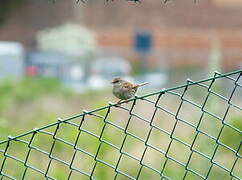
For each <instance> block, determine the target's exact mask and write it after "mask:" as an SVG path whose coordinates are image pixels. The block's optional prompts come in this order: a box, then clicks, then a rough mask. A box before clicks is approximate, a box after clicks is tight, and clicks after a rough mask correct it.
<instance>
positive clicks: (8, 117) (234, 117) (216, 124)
mask: <svg viewBox="0 0 242 180" xmlns="http://www.w3.org/2000/svg"><path fill="white" fill-rule="evenodd" d="M188 92H190V94H191V96H190V97H185V98H188V99H193V100H195V101H197V103H198V104H199V102H201V99H202V100H204V99H203V98H204V95H203V94H202V93H201V92H200V91H199V90H198V89H196V88H194V89H189V91H188ZM197 96H199V98H198V97H197ZM167 97H168V98H167V99H165V100H166V102H165V105H166V106H165V105H164V104H163V106H165V107H167V108H169V109H170V110H171V111H173V110H176V109H177V106H178V104H177V103H174V101H176V100H177V99H175V97H169V96H167ZM112 98H113V97H112V96H111V95H110V92H107V91H99V92H97V91H91V92H87V93H85V94H76V93H74V92H71V91H70V90H68V89H65V88H63V87H62V86H61V84H60V83H59V82H58V81H56V80H55V79H43V78H37V79H28V78H27V79H23V80H22V81H20V82H14V81H5V82H1V83H0V99H1V101H0V141H2V140H4V139H6V138H7V136H8V135H12V136H14V135H18V134H20V133H23V132H26V131H28V130H31V129H33V128H35V127H42V126H43V125H46V124H49V123H52V122H55V121H56V120H57V117H69V116H71V115H74V114H78V113H81V112H82V109H87V110H91V109H95V108H99V107H102V106H104V105H107V103H108V102H109V101H110V100H111V101H113V99H112ZM115 100H116V99H115ZM162 100H163V99H162ZM212 101H213V99H212ZM137 103H139V104H138V105H137V106H136V108H135V109H134V113H137V114H140V115H145V117H149V116H147V113H152V112H153V110H154V109H152V108H151V107H150V104H149V103H144V102H143V101H141V100H139V101H137ZM163 103H164V102H163ZM214 104H218V102H217V101H215V100H214V102H211V103H210V104H209V106H208V107H206V110H209V111H213V110H214V108H213V106H214ZM160 105H162V103H161V104H160ZM125 106H127V107H130V104H126V105H125ZM137 107H139V109H137ZM218 109H219V108H216V113H220V112H217V111H219V110H218ZM144 111H145V114H143V113H144ZM182 111H183V113H180V114H179V117H181V118H185V119H186V120H188V119H189V120H190V119H191V121H192V118H195V117H199V115H198V114H196V113H199V111H198V110H196V109H192V108H191V107H190V106H188V105H187V107H186V106H184V107H183V109H182ZM97 114H98V115H101V116H103V117H104V116H105V115H106V110H102V111H99V112H97ZM190 114H193V116H190ZM228 116H229V120H228V123H229V124H231V125H233V126H234V127H236V128H237V129H239V130H241V129H242V124H241V118H240V117H241V116H240V112H237V113H229V115H228ZM128 117H129V113H128V112H125V111H122V110H117V109H115V108H113V109H111V112H110V114H109V115H108V117H107V119H106V121H109V122H112V123H115V124H118V125H119V126H120V127H122V128H125V125H126V123H127V119H128ZM80 121H81V118H77V119H74V120H72V121H71V122H73V123H76V124H78V123H80ZM174 122H175V119H174V118H173V117H172V116H170V115H169V114H167V113H164V112H163V113H161V112H157V116H156V119H155V123H154V124H155V125H156V126H159V127H160V128H163V129H166V130H167V131H169V132H170V131H171V128H172V127H173V125H174ZM192 122H193V121H192ZM204 122H205V123H204ZM193 123H197V121H194V122H193ZM104 125H105V123H104V120H103V119H102V118H99V117H94V116H90V115H87V116H86V118H85V121H84V122H83V125H82V128H83V129H84V130H86V131H88V132H91V133H93V134H95V135H97V136H100V135H101V131H102V128H103V126H104ZM221 125H222V123H221V122H220V121H216V120H215V119H212V118H211V117H210V116H205V117H204V119H203V123H202V124H201V125H200V127H199V129H200V130H203V131H205V132H206V133H208V134H210V135H212V136H215V135H216V132H217V130H219V129H220V128H221ZM56 127H57V126H53V127H50V128H47V129H45V131H47V132H49V133H54V132H55V129H56ZM149 128H150V126H149V124H148V125H147V124H146V123H144V122H142V121H141V120H139V119H135V118H134V119H133V118H131V123H130V125H129V127H128V129H127V131H128V132H129V133H131V132H132V133H134V134H135V135H137V136H139V137H141V138H144V137H145V136H146V134H147V133H148V131H149ZM78 133H79V131H78V129H77V127H75V126H72V125H70V124H67V123H63V124H61V125H60V126H59V130H58V132H57V134H56V137H58V138H61V139H63V140H65V141H67V142H69V143H71V144H74V143H75V140H76V138H77V136H78ZM194 133H195V130H194V129H192V128H191V127H189V126H185V125H184V124H182V123H181V122H179V123H178V125H177V128H176V129H175V133H174V137H176V138H179V139H182V140H184V141H186V142H188V143H191V142H192V140H193V138H194ZM124 136H125V134H124V133H123V131H122V130H120V129H118V128H117V127H114V126H111V125H110V124H106V126H105V130H104V132H103V134H102V140H103V141H108V142H110V143H112V144H113V145H115V146H117V147H119V148H121V144H122V142H123V139H124ZM151 136H152V137H151V138H150V140H149V141H148V144H150V145H152V146H155V147H156V148H160V149H162V150H164V151H165V150H166V148H167V146H168V143H169V142H170V137H169V136H168V135H166V134H164V133H161V132H160V131H158V130H156V131H155V130H154V131H152V134H151ZM215 137H216V136H215ZM30 138H31V136H26V137H24V138H22V140H26V141H29V140H30ZM240 141H241V135H240V134H238V133H236V132H235V131H231V129H229V128H224V131H223V133H222V134H221V137H220V142H222V143H224V144H225V145H227V146H229V147H231V148H233V149H235V148H236V147H237V146H238V143H240ZM53 142H54V139H53V137H52V136H50V135H47V134H44V133H40V132H39V133H37V134H36V136H35V138H34V141H33V142H32V146H35V147H37V148H40V149H42V150H43V151H45V152H50V148H51V146H52V144H53ZM175 142H176V141H175ZM215 145H216V143H215V141H212V140H211V139H209V138H208V137H207V136H204V135H202V134H199V136H198V139H197V141H196V143H195V144H194V149H196V150H198V151H200V152H202V153H204V154H206V155H207V156H211V155H212V153H213V149H214V147H215ZM99 146H100V149H99V153H98V156H97V157H96V158H97V159H98V160H102V161H105V162H107V163H109V164H110V165H113V166H115V165H116V164H117V162H118V159H119V157H120V152H119V150H117V149H115V148H114V147H112V146H110V145H108V144H105V143H100V141H99V139H98V138H96V137H95V136H93V135H91V134H88V133H86V132H84V131H82V133H81V134H80V137H79V141H78V143H77V147H78V148H80V149H82V150H85V151H87V152H89V153H91V154H92V156H95V155H96V153H97V149H98V147H99ZM144 147H145V146H144V143H142V142H139V141H138V140H136V139H135V138H132V137H131V136H128V137H127V139H126V143H125V145H124V147H123V149H122V152H124V153H129V154H131V155H132V156H135V157H137V158H139V159H140V158H141V155H142V153H143V151H144ZM4 148H5V145H0V150H3V149H4ZM28 149H29V148H28V147H27V145H25V144H23V143H20V142H11V146H10V149H9V150H8V153H9V154H10V155H13V156H15V157H17V158H19V159H21V160H23V161H24V160H25V159H24V158H25V157H26V153H27V152H28ZM73 153H74V152H73V147H72V146H70V145H68V144H65V143H63V142H60V141H56V142H55V145H54V146H53V151H52V156H54V157H57V158H59V159H62V160H64V161H65V162H68V163H70V162H71V159H72V157H73ZM168 155H169V156H171V157H172V158H175V159H178V160H179V161H181V162H183V163H186V162H187V158H188V156H189V149H187V147H185V146H184V145H182V144H181V143H178V142H176V143H173V144H172V145H171V148H170V151H169V154H168ZM220 159H224V160H225V161H226V162H227V163H225V162H224V161H220ZM2 160H3V156H2V153H1V152H0V166H1V162H2ZM216 160H218V163H220V164H222V165H223V166H225V167H226V168H228V169H229V168H231V163H232V162H233V160H234V154H233V153H231V152H229V151H228V150H226V149H224V148H219V149H218V155H217V156H216V157H215V161H216ZM95 162H96V161H95V160H94V158H93V157H91V156H89V155H87V154H85V153H83V152H80V151H78V153H77V154H76V155H75V160H74V162H73V164H72V167H74V168H78V169H80V170H82V171H83V172H86V173H88V174H90V173H91V172H92V169H93V167H94V164H95ZM164 162H165V157H164V155H163V154H162V153H159V152H158V151H155V150H153V149H151V148H148V150H147V151H146V154H145V156H144V159H143V163H144V164H146V165H148V166H152V167H153V168H155V169H157V170H158V171H161V170H162V167H163V164H164ZM28 163H29V165H31V166H34V167H36V168H38V169H41V170H42V171H46V168H47V165H48V163H49V157H48V155H45V154H44V153H40V152H38V151H35V150H31V153H30V157H29V160H28ZM209 166H210V162H208V161H207V160H206V159H205V158H203V157H202V156H200V155H196V154H194V155H193V156H192V158H191V161H190V163H189V165H188V167H189V168H191V169H193V170H195V171H197V172H199V173H201V174H203V175H206V172H207V169H208V168H209ZM50 167H51V169H50V171H49V172H48V175H50V176H53V177H55V178H57V179H60V180H62V179H63V180H64V179H67V176H68V174H69V172H70V169H69V166H65V165H64V164H62V163H60V162H58V161H55V160H53V161H52V162H51V166H50ZM140 167H141V166H140V162H138V161H135V160H133V159H132V158H129V157H128V156H126V155H123V156H122V158H121V160H120V164H119V166H118V170H119V171H122V172H125V173H126V174H128V175H131V176H133V177H136V176H137V174H138V171H139V169H140ZM13 169H17V170H13ZM24 169H25V168H24V166H22V165H21V163H18V162H16V161H14V160H11V159H9V158H8V159H7V164H6V165H5V166H4V169H3V171H4V172H6V173H9V174H11V175H12V176H14V177H16V178H18V179H21V177H22V175H23V171H24ZM235 172H236V173H237V174H236V175H237V176H242V174H241V172H239V167H237V166H236V167H235ZM184 173H185V169H184V167H182V166H181V165H178V164H177V163H174V161H171V160H168V162H167V165H166V167H165V169H164V172H163V174H164V175H166V176H168V177H170V178H174V179H182V177H183V176H184ZM26 175H27V177H30V178H31V177H35V178H37V179H41V178H44V176H42V175H40V174H39V173H36V172H34V171H32V170H30V169H28V170H27V174H26ZM93 175H94V177H95V178H96V179H100V180H102V179H113V177H114V176H115V175H116V173H115V171H114V169H112V168H110V167H108V166H106V165H104V164H102V163H100V162H99V163H97V164H96V168H95V171H94V172H93ZM71 177H72V179H88V178H87V177H86V176H84V175H80V174H79V173H75V172H73V174H72V176H71ZM159 177H160V176H159V174H158V173H155V172H154V171H152V170H150V169H148V168H145V167H143V168H142V170H141V173H140V179H148V178H150V179H159ZM216 177H219V178H220V179H227V178H228V174H226V173H224V171H222V170H221V169H219V168H216V167H215V168H213V169H212V170H211V176H210V178H211V179H216ZM117 179H127V178H126V177H125V176H122V175H120V174H119V175H118V178H117ZM187 179H191V180H192V179H199V178H198V176H196V175H194V174H192V173H191V172H189V173H188V174H187Z"/></svg>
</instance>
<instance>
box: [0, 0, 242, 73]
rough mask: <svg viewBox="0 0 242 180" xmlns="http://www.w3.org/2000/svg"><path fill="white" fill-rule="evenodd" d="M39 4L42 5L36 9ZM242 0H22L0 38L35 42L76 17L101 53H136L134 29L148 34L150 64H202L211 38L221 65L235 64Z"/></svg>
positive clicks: (240, 53)
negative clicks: (165, 0) (135, 0)
mask: <svg viewBox="0 0 242 180" xmlns="http://www.w3.org/2000/svg"><path fill="white" fill-rule="evenodd" d="M40 9H44V12H43V11H40ZM241 17H242V3H241V1H240V0H230V1H226V0H197V4H194V3H193V0H180V1H175V0H170V1H168V3H167V4H162V3H161V1H160V0H153V1H145V0H143V1H142V3H141V4H139V3H138V4H132V2H128V1H124V0H117V1H114V2H110V3H108V4H107V3H105V1H104V0H100V1H96V0H88V2H87V3H86V4H82V3H79V4H75V2H74V1H73V2H72V1H71V2H70V1H64V0H57V1H56V3H54V4H53V3H52V1H39V0H35V1H33V0H27V2H26V4H25V5H23V6H21V7H19V8H17V9H15V11H13V12H11V13H9V15H8V18H7V19H6V21H5V23H4V24H2V25H1V26H0V40H15V41H20V42H22V43H23V44H24V45H25V46H26V47H27V48H30V49H31V48H34V47H35V46H36V33H37V32H38V31H40V30H42V29H45V28H47V27H53V26H56V25H59V24H63V23H65V22H67V21H72V22H78V23H79V22H81V23H84V24H86V25H87V26H88V27H90V28H91V29H93V30H94V31H95V32H96V33H97V40H98V44H99V45H100V46H101V47H102V49H103V51H104V52H108V53H110V52H113V54H122V55H123V56H125V57H127V58H128V59H131V60H137V59H138V58H139V57H138V56H137V54H136V53H135V52H134V51H133V38H134V35H135V32H137V31H139V30H144V31H148V32H151V34H152V36H153V47H154V48H153V51H152V54H151V55H150V56H149V66H153V67H156V66H157V65H158V64H162V65H167V66H184V65H188V64H193V65H199V66H201V65H202V66H207V63H208V59H209V56H210V52H211V49H212V46H213V44H214V43H213V41H216V42H219V43H218V44H219V50H220V51H221V58H222V66H223V67H224V68H225V69H231V68H237V67H239V65H240V63H241V62H242V60H241V59H242V31H241V29H242V21H241Z"/></svg>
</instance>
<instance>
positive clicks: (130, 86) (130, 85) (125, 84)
mask: <svg viewBox="0 0 242 180" xmlns="http://www.w3.org/2000/svg"><path fill="white" fill-rule="evenodd" d="M123 88H124V89H130V88H132V84H130V83H129V82H124V83H123Z"/></svg>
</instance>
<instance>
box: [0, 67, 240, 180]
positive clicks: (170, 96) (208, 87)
mask: <svg viewBox="0 0 242 180" xmlns="http://www.w3.org/2000/svg"><path fill="white" fill-rule="evenodd" d="M224 87H226V88H224ZM241 100H242V70H239V71H235V72H230V73H226V74H220V73H215V74H214V77H212V78H209V79H205V80H201V81H191V80H187V83H186V84H184V85H181V86H177V87H174V88H169V89H163V90H161V91H159V92H155V93H152V94H148V95H145V96H136V97H135V98H133V99H130V100H129V102H128V103H123V104H122V105H120V106H117V104H112V103H110V104H109V105H108V106H105V107H102V108H99V109H96V110H92V111H84V112H83V113H81V114H78V115H75V116H73V117H70V118H67V119H58V121H57V122H55V123H52V124H49V125H47V126H45V127H42V128H38V129H34V130H32V131H29V132H26V133H25V134H22V135H19V136H16V137H10V136H9V137H8V139H7V140H5V141H2V142H0V179H1V180H3V179H148V178H150V179H238V180H239V179H242V161H241V152H242V150H241V149H242V148H241V144H242V142H241V140H242V132H241V128H242V127H241V124H242V106H241V103H242V101H241ZM236 118H237V119H236Z"/></svg>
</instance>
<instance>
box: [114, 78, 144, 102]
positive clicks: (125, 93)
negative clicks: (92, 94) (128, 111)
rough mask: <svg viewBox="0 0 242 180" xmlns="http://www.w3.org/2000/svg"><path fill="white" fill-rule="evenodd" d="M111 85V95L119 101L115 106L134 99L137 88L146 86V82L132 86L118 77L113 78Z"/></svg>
mask: <svg viewBox="0 0 242 180" xmlns="http://www.w3.org/2000/svg"><path fill="white" fill-rule="evenodd" d="M111 83H112V84H113V90H112V92H113V95H114V96H116V97H117V98H118V99H120V100H119V101H118V103H117V104H120V103H121V102H122V101H123V100H128V99H130V98H132V97H134V95H135V93H136V92H137V89H138V88H139V87H141V86H144V85H146V84H148V82H144V83H141V84H133V83H131V82H128V81H126V80H123V79H122V78H120V77H115V78H113V80H112V82H111Z"/></svg>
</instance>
